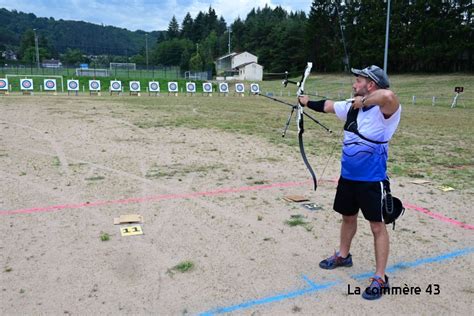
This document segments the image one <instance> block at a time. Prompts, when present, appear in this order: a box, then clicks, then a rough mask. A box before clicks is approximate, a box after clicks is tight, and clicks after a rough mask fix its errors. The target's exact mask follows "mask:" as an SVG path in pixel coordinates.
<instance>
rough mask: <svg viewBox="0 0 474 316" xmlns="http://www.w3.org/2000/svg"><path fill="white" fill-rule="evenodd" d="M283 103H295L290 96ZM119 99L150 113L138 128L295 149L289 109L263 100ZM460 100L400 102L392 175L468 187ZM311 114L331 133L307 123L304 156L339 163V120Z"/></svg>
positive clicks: (468, 111)
mask: <svg viewBox="0 0 474 316" xmlns="http://www.w3.org/2000/svg"><path fill="white" fill-rule="evenodd" d="M461 78H462V77H461ZM466 78H467V77H466ZM403 79H404V78H403V77H402V78H397V77H395V78H394V80H393V81H394V89H395V90H396V91H397V86H401V87H400V88H398V89H399V90H400V91H401V92H400V95H401V99H402V100H403V95H406V94H408V93H407V92H404V88H402V86H403V85H404V84H405V83H403ZM428 79H429V77H426V78H425V81H424V82H425V83H427V85H429V84H431V85H432V88H431V89H430V88H428V87H423V89H421V90H422V91H423V93H424V94H425V95H427V94H429V91H441V92H442V91H446V92H445V93H446V94H448V93H449V92H448V89H444V90H443V88H442V87H440V88H437V87H435V85H436V82H438V79H439V78H434V79H433V81H432V82H431V83H430V82H429V81H428ZM318 80H321V81H322V80H323V79H316V80H312V81H310V82H309V86H313V87H314V86H316V85H317V83H318ZM420 80H421V78H420ZM457 80H459V81H462V79H457V78H451V79H450V80H445V82H446V81H448V82H450V84H457ZM348 81H349V80H348ZM471 81H472V80H471ZM268 84H269V83H266V82H264V83H263V84H262V85H263V86H264V89H265V85H268ZM270 84H273V86H271V85H268V86H267V89H269V90H270V89H272V88H276V87H278V86H277V85H275V83H274V82H272V83H270ZM336 85H337V80H334V82H329V83H328V82H326V86H325V88H326V91H329V92H330V93H329V94H337V93H338V91H337V90H336V88H335V86H336ZM347 85H349V83H347ZM466 86H470V87H473V83H472V82H470V83H469V85H465V87H466ZM331 88H332V89H331ZM465 89H466V88H465ZM346 91H347V92H348V91H349V89H346ZM318 92H319V91H318ZM340 93H342V92H340ZM284 99H285V100H287V101H290V102H291V101H294V97H285V98H284ZM117 101H118V102H120V103H121V104H123V105H124V106H126V107H131V108H133V109H136V110H137V111H142V110H145V111H146V112H147V113H149V115H148V116H147V119H146V120H142V121H140V122H136V125H137V126H139V127H141V128H149V127H158V126H185V127H190V128H215V129H219V130H225V131H229V132H235V133H243V134H248V135H255V136H256V137H262V138H264V139H267V140H269V141H271V142H273V143H275V144H280V145H282V146H284V145H288V146H291V147H292V148H293V150H298V145H297V137H296V131H295V127H294V123H293V122H292V125H291V130H290V131H289V133H288V135H287V137H286V138H285V139H282V137H281V129H282V128H283V126H284V124H285V120H286V118H287V115H288V113H289V107H288V108H287V107H286V106H285V105H281V104H278V103H276V102H273V101H271V100H268V99H265V98H263V97H258V96H250V97H231V96H229V97H225V98H224V97H212V98H207V97H195V98H181V97H178V98H174V97H173V98H168V97H166V98H157V99H150V98H141V99H137V98H135V99H130V98H124V99H118V100H117ZM464 102H465V103H466V107H465V108H464V107H458V108H455V109H451V108H450V104H445V105H442V106H441V105H439V106H431V101H430V102H426V103H422V102H419V103H417V104H416V105H412V104H411V103H409V102H408V103H406V104H404V103H403V101H402V105H403V114H402V120H401V123H400V127H399V129H398V131H397V133H396V134H395V136H394V138H393V140H392V142H391V148H390V151H391V152H390V160H389V171H390V174H391V175H393V176H407V177H412V178H424V179H427V180H432V181H435V182H437V183H439V184H440V185H449V186H452V187H454V188H458V189H461V188H469V187H471V186H472V184H473V181H472V177H473V176H474V160H473V157H474V148H473V146H472V145H470V144H472V143H473V141H474V127H473V123H474V113H473V111H474V104H472V103H468V102H467V101H464ZM196 113H197V115H196ZM312 115H313V116H315V117H317V119H319V120H320V121H321V122H322V123H324V124H326V125H327V126H329V127H330V128H331V129H332V130H333V131H334V132H333V133H332V134H328V133H327V132H325V131H324V130H323V129H321V128H320V127H318V126H317V125H316V124H314V123H313V122H311V121H309V120H306V132H305V145H306V148H307V152H308V156H309V157H311V158H310V159H312V160H313V161H315V159H316V158H315V157H317V158H318V160H322V161H323V165H325V164H326V162H327V159H329V160H330V161H331V160H338V159H339V157H340V156H339V155H340V142H341V135H342V134H341V130H342V124H341V122H340V121H338V120H337V119H336V118H335V117H334V116H333V115H329V114H326V115H322V114H319V113H315V112H313V113H312ZM323 165H321V166H316V168H317V169H319V172H321V170H322V169H323V168H324V166H323Z"/></svg>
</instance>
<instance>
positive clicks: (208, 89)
mask: <svg viewBox="0 0 474 316" xmlns="http://www.w3.org/2000/svg"><path fill="white" fill-rule="evenodd" d="M202 90H203V91H204V92H212V84H210V83H209V82H206V83H203V84H202Z"/></svg>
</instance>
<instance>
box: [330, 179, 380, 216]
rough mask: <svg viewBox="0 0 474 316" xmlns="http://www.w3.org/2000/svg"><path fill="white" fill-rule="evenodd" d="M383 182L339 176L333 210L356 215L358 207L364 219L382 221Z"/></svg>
mask: <svg viewBox="0 0 474 316" xmlns="http://www.w3.org/2000/svg"><path fill="white" fill-rule="evenodd" d="M382 205H383V182H382V181H375V182H369V181H354V180H347V179H344V178H342V177H340V178H339V182H338V184H337V191H336V198H335V199H334V210H335V211H336V212H338V213H340V214H342V215H348V216H351V215H356V214H357V212H359V209H361V210H362V214H363V215H364V217H365V219H366V220H368V221H371V222H383V215H382Z"/></svg>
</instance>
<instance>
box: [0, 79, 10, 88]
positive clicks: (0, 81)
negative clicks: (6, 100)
mask: <svg viewBox="0 0 474 316" xmlns="http://www.w3.org/2000/svg"><path fill="white" fill-rule="evenodd" d="M0 90H8V79H5V78H0Z"/></svg>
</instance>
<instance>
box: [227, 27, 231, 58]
mask: <svg viewBox="0 0 474 316" xmlns="http://www.w3.org/2000/svg"><path fill="white" fill-rule="evenodd" d="M227 32H228V33H229V40H228V43H227V48H228V53H229V54H230V33H231V30H230V26H228V27H227Z"/></svg>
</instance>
